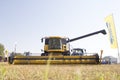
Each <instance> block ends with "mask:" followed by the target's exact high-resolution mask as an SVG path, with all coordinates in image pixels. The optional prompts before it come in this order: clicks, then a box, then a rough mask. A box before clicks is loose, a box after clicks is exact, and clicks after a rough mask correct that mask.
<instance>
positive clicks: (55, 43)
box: [8, 30, 106, 64]
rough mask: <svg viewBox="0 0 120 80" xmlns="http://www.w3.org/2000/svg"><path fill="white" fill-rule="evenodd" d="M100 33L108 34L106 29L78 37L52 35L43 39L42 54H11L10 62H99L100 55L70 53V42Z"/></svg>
mask: <svg viewBox="0 0 120 80" xmlns="http://www.w3.org/2000/svg"><path fill="white" fill-rule="evenodd" d="M98 33H102V34H106V31H105V30H100V31H96V32H93V33H90V34H87V35H83V36H80V37H77V38H73V39H69V38H66V37H59V36H50V37H44V38H42V39H41V41H42V42H44V50H43V53H42V54H41V56H17V55H12V56H9V60H8V63H10V64H47V63H48V62H49V63H50V64H98V63H99V55H98V54H95V55H90V56H88V55H77V56H75V55H70V54H71V53H70V42H72V41H76V40H79V39H83V38H86V37H89V36H92V35H96V34H98Z"/></svg>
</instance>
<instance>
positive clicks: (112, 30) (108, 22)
mask: <svg viewBox="0 0 120 80" xmlns="http://www.w3.org/2000/svg"><path fill="white" fill-rule="evenodd" d="M105 22H106V26H107V28H108V32H109V33H108V34H109V40H110V44H111V48H118V44H117V37H116V30H115V24H114V20H113V16H112V15H109V16H107V17H106V18H105Z"/></svg>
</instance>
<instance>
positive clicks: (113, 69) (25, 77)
mask: <svg viewBox="0 0 120 80" xmlns="http://www.w3.org/2000/svg"><path fill="white" fill-rule="evenodd" d="M0 80H120V64H119V65H49V66H48V65H9V64H7V63H0Z"/></svg>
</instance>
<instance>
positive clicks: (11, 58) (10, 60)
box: [8, 56, 14, 64]
mask: <svg viewBox="0 0 120 80" xmlns="http://www.w3.org/2000/svg"><path fill="white" fill-rule="evenodd" d="M13 61H14V58H13V57H12V56H10V57H9V58H8V63H9V64H13Z"/></svg>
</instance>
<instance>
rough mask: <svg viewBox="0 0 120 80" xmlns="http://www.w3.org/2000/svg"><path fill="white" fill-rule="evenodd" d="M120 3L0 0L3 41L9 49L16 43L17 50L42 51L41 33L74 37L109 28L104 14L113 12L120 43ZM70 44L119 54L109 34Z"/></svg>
mask: <svg viewBox="0 0 120 80" xmlns="http://www.w3.org/2000/svg"><path fill="white" fill-rule="evenodd" d="M119 3H120V1H119V0H114V1H113V0H0V43H2V44H4V45H5V48H6V49H8V51H9V52H12V51H13V50H14V46H15V44H16V48H17V52H22V53H23V52H24V51H30V52H32V53H40V52H41V49H42V48H43V44H42V43H41V41H40V39H41V38H42V37H45V36H54V35H55V36H66V37H69V38H74V37H78V36H81V35H84V34H87V33H90V32H94V31H97V30H101V29H106V25H105V21H104V18H105V17H106V16H108V15H110V14H113V16H114V20H115V26H116V31H117V36H118V43H119V44H120V42H119V41H120V38H119V34H120V27H119V26H120V24H119V21H120V15H119V14H120V6H119ZM106 30H107V29H106ZM71 46H72V47H81V48H86V49H87V51H88V52H98V53H100V50H101V49H103V50H104V56H105V55H112V56H117V50H116V49H114V50H113V49H111V48H110V44H109V41H108V36H107V35H106V36H103V35H102V34H98V35H95V36H91V37H89V38H85V39H81V40H78V41H75V42H72V43H71Z"/></svg>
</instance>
